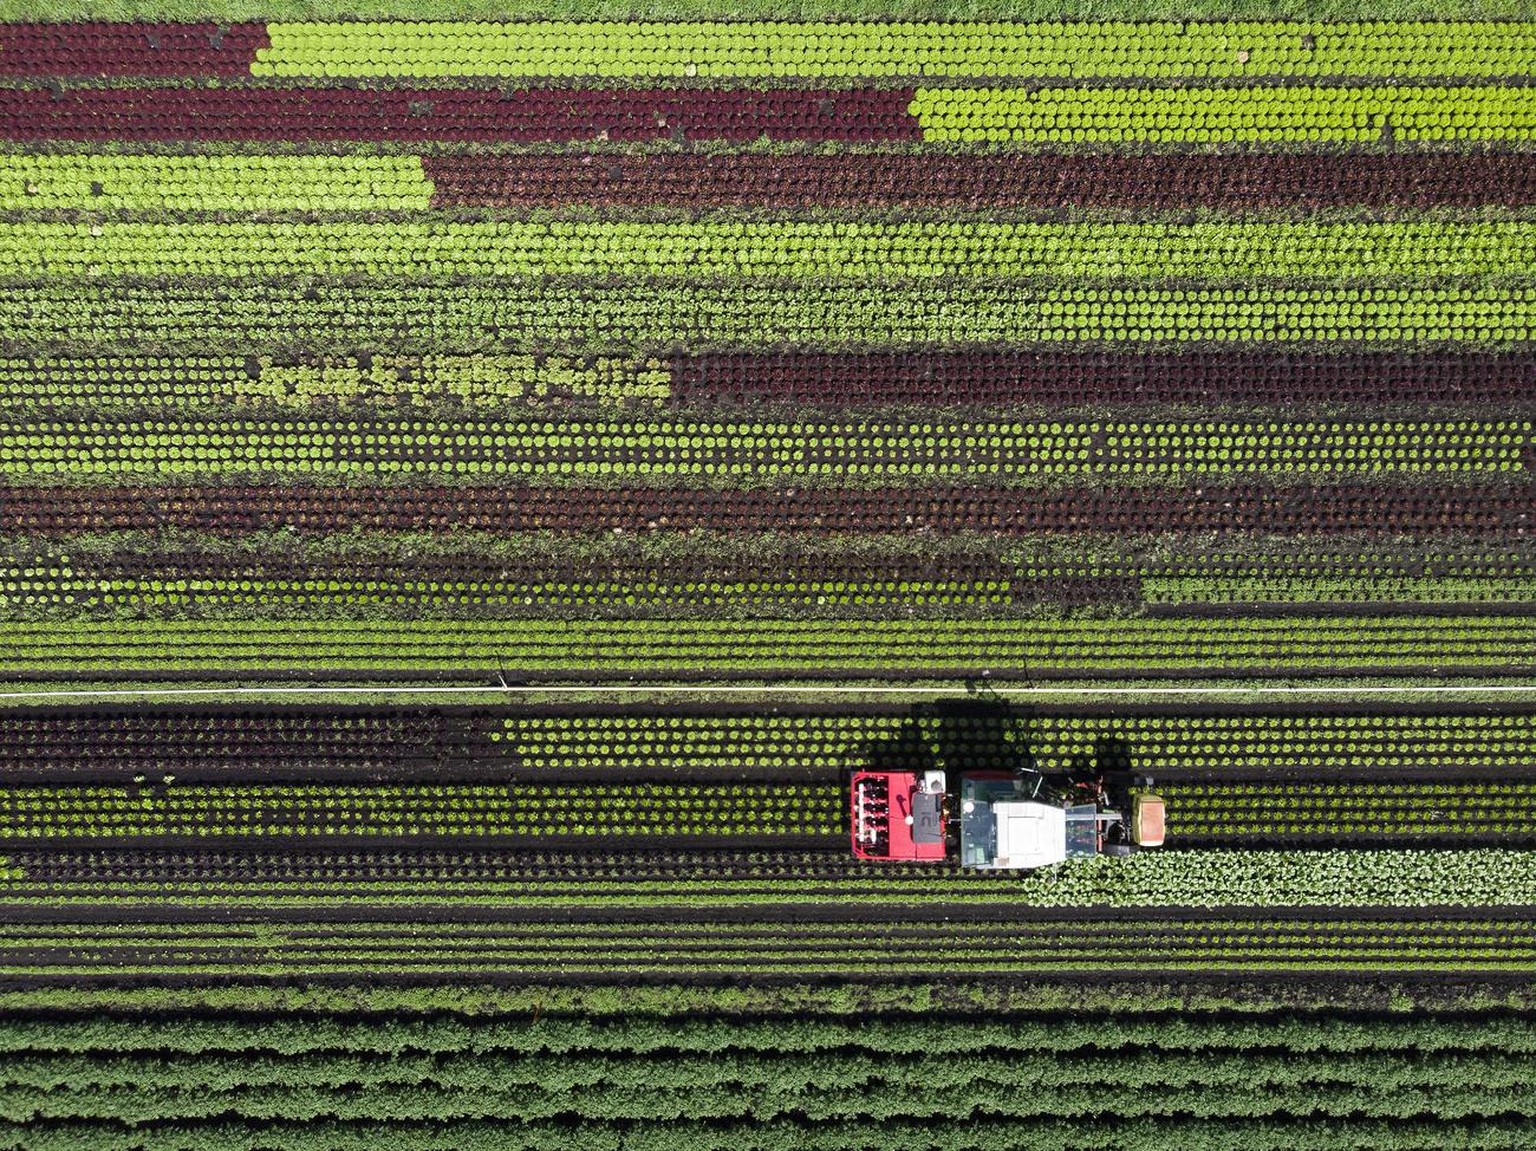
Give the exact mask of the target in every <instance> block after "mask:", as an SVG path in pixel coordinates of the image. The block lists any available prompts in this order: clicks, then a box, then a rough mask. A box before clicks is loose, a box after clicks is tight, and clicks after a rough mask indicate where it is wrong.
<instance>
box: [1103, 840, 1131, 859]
mask: <svg viewBox="0 0 1536 1151" xmlns="http://www.w3.org/2000/svg"><path fill="white" fill-rule="evenodd" d="M1135 850H1136V849H1135V848H1134V847H1132V846H1131V845H1130V844H1129V843H1106V844H1105V845H1104V852H1103V853H1104V854H1105V855H1107V856H1109V857H1110V858H1111V859H1124V858H1125V857H1126V856H1127V855H1130V854H1132V853H1133V852H1134V851H1135Z"/></svg>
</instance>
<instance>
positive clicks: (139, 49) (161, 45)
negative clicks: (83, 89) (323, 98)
mask: <svg viewBox="0 0 1536 1151" xmlns="http://www.w3.org/2000/svg"><path fill="white" fill-rule="evenodd" d="M270 43H271V41H270V40H269V39H268V37H267V30H266V27H265V25H262V24H164V23H156V24H137V23H136V24H127V23H122V24H109V23H106V22H100V21H81V22H78V23H70V24H63V23H58V24H55V23H49V24H0V76H14V77H28V76H31V77H41V76H91V77H97V76H143V77H155V76H240V75H249V74H250V70H251V65H252V64H253V63H254V62H255V60H256V49H257V48H258V47H265V46H267V45H268V44H270Z"/></svg>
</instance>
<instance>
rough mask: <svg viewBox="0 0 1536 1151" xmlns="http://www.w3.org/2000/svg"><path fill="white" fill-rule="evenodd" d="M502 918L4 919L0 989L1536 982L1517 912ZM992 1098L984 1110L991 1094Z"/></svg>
mask: <svg viewBox="0 0 1536 1151" xmlns="http://www.w3.org/2000/svg"><path fill="white" fill-rule="evenodd" d="M503 914H504V915H505V918H500V917H498V919H497V920H491V919H485V920H479V921H475V922H454V921H452V920H447V919H445V920H439V921H430V922H424V921H422V920H421V919H420V918H417V917H413V918H412V919H411V920H410V921H408V923H403V922H400V921H393V920H388V919H376V920H373V921H366V920H365V921H354V920H352V919H350V918H348V919H346V920H344V921H338V922H324V921H318V920H317V921H314V922H306V923H286V924H283V923H280V924H274V923H270V922H266V921H265V920H263V921H259V922H258V921H254V920H253V921H250V922H241V921H240V920H239V919H238V918H237V917H236V916H233V915H228V916H225V917H223V918H222V919H221V921H220V922H217V923H199V922H185V923H154V922H147V923H124V922H117V923H102V922H98V921H96V919H95V917H93V918H92V921H91V922H70V921H68V920H56V921H54V922H49V923H23V922H16V921H14V920H13V921H11V922H9V923H7V924H6V925H5V926H4V927H3V928H0V980H26V981H28V982H31V981H37V980H43V979H56V980H65V981H68V980H74V979H78V978H80V977H87V978H96V979H110V980H132V979H141V978H144V977H146V976H150V977H158V978H164V977H166V976H168V975H172V976H177V977H181V978H186V977H192V976H199V977H202V978H204V979H207V978H210V977H214V978H224V979H228V978H238V979H241V980H245V981H252V980H262V979H272V978H279V979H292V978H295V977H299V978H314V977H317V976H319V977H337V976H350V977H353V978H359V977H360V978H365V979H392V980H393V979H404V980H414V981H422V982H432V981H439V980H444V979H461V980H470V979H473V978H475V977H477V976H478V977H481V978H486V977H490V978H505V979H531V980H537V979H540V978H543V979H550V978H556V979H565V980H570V979H582V980H592V981H621V980H629V979H633V978H634V977H635V976H638V975H650V976H664V977H668V978H673V979H679V980H689V979H694V980H697V979H719V978H722V977H724V978H741V977H744V976H753V975H775V974H798V975H836V976H859V975H865V976H881V977H890V976H892V975H898V976H903V977H908V978H953V977H959V976H967V975H978V976H979V975H988V974H1016V975H1027V974H1033V973H1038V972H1040V971H1061V972H1093V973H1098V972H1102V971H1105V970H1118V971H1140V972H1152V971H1178V970H1200V971H1203V972H1215V973H1222V974H1227V973H1231V974H1237V973H1241V972H1265V971H1274V972H1281V971H1290V972H1297V973H1307V972H1318V973H1321V972H1328V971H1358V972H1382V973H1385V972H1391V971H1401V970H1412V971H1419V972H1450V973H1467V974H1472V973H1491V972H1520V973H1529V972H1531V971H1536V923H1533V922H1532V921H1530V920H1529V919H1528V918H1525V917H1522V916H1520V915H1518V914H1514V913H1511V914H1509V915H1505V916H1503V917H1501V918H1499V919H1496V920H1493V919H1478V918H1461V919H1442V918H1423V917H1413V916H1410V915H1407V914H1400V915H1398V916H1395V917H1393V918H1375V917H1372V918H1368V919H1361V920H1358V921H1346V920H1319V919H1315V918H1290V917H1284V916H1280V915H1269V916H1264V917H1261V918H1257V919H1244V918H1233V917H1229V916H1222V917H1214V916H1208V917H1203V918H1197V917H1186V918H1181V919H1169V918H1166V917H1163V916H1162V915H1158V916H1157V917H1156V918H1155V919H1151V920H1140V919H1138V918H1136V917H1135V916H1133V915H1130V914H1128V913H1127V912H1126V911H1125V910H1116V911H1110V912H1104V913H1099V914H1097V915H1094V916H1093V917H1089V916H1087V915H1083V914H1077V915H1074V916H1073V917H1072V918H1067V919H1050V918H1045V917H1041V918H1037V919H1030V920H1013V921H1006V920H1004V921H988V920H978V919H968V918H966V917H965V916H964V914H963V912H961V913H956V912H955V909H952V908H951V909H946V910H945V912H944V913H943V917H942V918H941V917H939V916H938V915H934V916H932V917H929V916H927V915H926V914H925V913H924V912H923V911H922V910H921V909H914V908H903V909H902V911H901V918H900V921H899V922H890V921H884V920H876V919H871V918H870V917H868V916H865V915H858V917H857V918H852V917H851V915H850V917H849V918H846V919H843V920H842V921H838V920H835V919H828V920H826V921H817V922H803V921H802V922H789V923H781V922H776V921H772V920H766V921H765V920H763V919H754V918H750V917H744V916H741V915H729V916H727V917H726V918H725V920H724V921H723V922H722V921H720V920H718V919H714V918H711V917H708V916H707V915H699V914H695V915H692V916H687V915H683V914H681V913H676V914H669V915H668V916H667V918H665V919H661V920H658V921H656V922H646V923H626V922H605V921H593V920H591V919H583V918H581V917H579V916H575V915H570V916H561V918H560V921H559V922H545V921H540V920H519V919H517V918H515V917H514V916H515V913H514V912H513V910H512V909H507V910H506V912H504V913H503ZM989 1095H990V1097H992V1098H994V1099H995V1098H996V1092H995V1090H989ZM1415 1110H1417V1108H1415Z"/></svg>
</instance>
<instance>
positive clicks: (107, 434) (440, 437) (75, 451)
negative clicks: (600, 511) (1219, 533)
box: [0, 420, 1531, 483]
mask: <svg viewBox="0 0 1536 1151" xmlns="http://www.w3.org/2000/svg"><path fill="white" fill-rule="evenodd" d="M1530 435H1531V425H1530V424H1529V423H1527V422H1525V421H1515V420H1507V421H1478V420H1455V421H1422V422H1421V421H1411V422H1409V421H1351V422H1345V421H1328V422H1308V423H1290V422H1247V423H1237V422H1232V423H1226V422H1217V423H1204V424H1201V423H1195V424H1189V423H1181V422H1169V423H1159V424H1139V423H1135V424H1133V423H1097V422H1095V423H1056V422H1051V423H1043V422H1042V423H994V422H991V421H986V422H982V421H977V422H964V423H962V422H934V423H912V422H907V421H895V420H891V421H883V420H882V421H876V420H861V421H857V422H846V423H820V422H818V423H799V422H796V423H737V422H731V423H692V422H689V423H680V422H674V421H671V420H660V421H659V420H636V421H624V422H609V421H587V420H566V421H562V422H560V423H553V422H548V421H524V420H508V421H496V422H490V421H484V420H474V421H454V422H442V421H431V420H420V421H411V422H403V423H402V422H387V423H386V422H373V421H368V422H362V421H356V420H353V421H348V422H346V423H341V422H339V421H338V422H330V421H327V422H318V421H313V420H294V421H283V422H280V423H278V422H273V423H262V422H254V421H243V420H218V421H214V420H197V421H192V422H185V423H174V424H173V423H170V422H169V421H163V420H155V421H149V422H144V423H128V422H113V423H106V422H94V421H91V422H87V421H81V420H73V421H68V422H65V421H58V422H43V421H39V422H37V423H34V424H11V425H10V426H8V427H7V426H3V425H0V476H3V477H6V478H9V479H11V480H23V481H24V480H32V481H37V480H49V481H53V480H57V479H58V478H60V477H70V478H72V479H75V480H87V481H91V480H94V481H107V482H111V481H114V480H122V479H141V480H147V481H151V482H153V481H164V480H167V479H171V478H174V477H186V478H192V479H201V480H208V479H228V478H238V477H241V476H261V477H280V478H283V479H295V478H300V477H302V478H305V479H320V480H332V481H339V480H348V479H366V478H370V477H374V476H379V475H410V474H419V475H429V476H432V477H434V478H439V477H448V476H458V477H470V478H479V477H497V478H517V477H522V478H524V479H525V481H528V482H540V481H551V480H561V479H570V478H575V479H584V480H597V482H604V480H606V481H607V482H613V481H616V480H617V481H623V480H636V479H641V480H645V479H653V480H669V479H673V478H689V477H692V478H694V479H696V480H697V479H703V480H704V481H705V482H708V481H720V480H732V481H744V480H745V481H762V480H765V479H777V478H785V479H788V478H793V479H807V478H825V479H827V480H829V481H831V482H837V483H844V482H849V481H852V482H855V483H857V482H859V481H861V480H862V481H865V482H869V481H875V482H878V481H881V480H887V479H893V478H905V479H915V480H927V481H933V480H936V479H944V480H953V479H957V478H958V479H972V478H975V479H991V480H993V481H994V482H1002V483H1009V482H1013V483H1028V482H1034V481H1038V480H1039V479H1042V478H1047V477H1056V476H1061V477H1076V476H1082V475H1100V476H1105V477H1124V476H1130V477H1138V478H1139V477H1147V478H1182V477H1184V476H1186V475H1188V474H1190V473H1200V474H1212V475H1218V476H1220V475H1231V474H1274V473H1277V474H1280V475H1284V476H1288V477H1289V476H1294V475H1295V474H1297V473H1300V472H1305V473H1309V474H1314V475H1318V474H1328V475H1335V476H1349V475H1362V474H1365V475H1371V474H1382V473H1405V474H1424V473H1436V474H1456V473H1498V472H1523V471H1525V470H1526V467H1527V459H1528V457H1529V455H1530V452H1531V442H1530Z"/></svg>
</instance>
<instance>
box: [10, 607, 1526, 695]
mask: <svg viewBox="0 0 1536 1151" xmlns="http://www.w3.org/2000/svg"><path fill="white" fill-rule="evenodd" d="M0 645H4V650H6V653H7V654H6V666H7V668H8V669H9V670H10V671H12V672H18V673H23V672H24V673H57V674H65V675H91V676H101V675H103V674H107V673H112V672H116V673H125V672H166V673H168V672H183V671H184V672H201V673H206V674H210V675H212V674H230V673H234V674H245V673H262V672H266V673H287V672H293V673H298V672H309V671H315V672H320V671H325V672H333V673H344V672H350V671H360V672H361V671H381V670H387V671H391V672H398V673H401V674H406V673H411V672H419V673H427V672H434V671H444V672H458V673H463V674H473V675H483V676H486V677H491V678H494V677H495V676H496V675H497V673H498V671H501V670H503V669H522V670H524V671H527V672H529V673H543V674H560V675H564V676H568V677H571V678H576V679H581V678H586V677H590V676H611V675H623V674H627V673H631V672H660V673H672V674H679V673H681V674H687V673H700V674H712V673H737V674H761V675H768V674H776V673H783V674H794V673H804V672H811V673H825V672H829V671H834V670H839V669H847V670H849V671H850V672H853V671H857V672H861V673H863V674H884V673H885V672H887V671H889V670H891V669H903V670H907V671H915V670H919V669H922V670H931V671H932V672H933V673H934V674H937V675H953V674H965V675H974V674H978V673H980V672H981V671H982V670H997V671H999V672H1006V673H1017V672H1022V671H1023V670H1024V669H1026V668H1027V669H1028V670H1029V671H1030V673H1031V674H1049V675H1051V676H1054V677H1061V678H1074V677H1078V676H1091V675H1093V674H1095V673H1096V672H1100V671H1110V670H1114V671H1140V672H1147V673H1156V674H1178V675H1185V676H1187V675H1191V674H1209V673H1211V672H1214V671H1266V670H1273V671H1275V672H1276V674H1306V673H1310V672H1337V671H1353V670H1356V669H1361V668H1371V669H1381V671H1382V672H1383V673H1385V674H1393V675H1411V674H1414V673H1417V672H1424V671H1433V672H1434V673H1435V674H1437V675H1449V674H1457V673H1465V672H1470V671H1473V670H1485V669H1488V668H1498V669H1501V670H1504V671H1507V672H1508V673H1510V674H1514V673H1516V672H1517V671H1521V670H1525V671H1529V670H1530V669H1531V668H1532V667H1533V666H1536V655H1533V654H1532V653H1533V651H1536V619H1533V618H1530V617H1523V616H1521V617H1505V616H1475V617H1462V618H1456V617H1452V618H1446V617H1438V616H1431V617H1423V616H1394V617H1387V618H1369V617H1367V618H1348V617H1330V618H1325V619H1311V620H1286V619H1278V620H1277V619H1231V620H1228V619H1074V620H1027V621H1017V620H980V621H953V620H897V621H881V622H864V621H859V622H852V621H836V622H817V623H798V622H789V621H781V620H752V621H692V620H667V621H658V620H613V621H594V620H571V621H544V620H536V621H527V620H515V621H500V620H498V621H465V622H451V623H450V622H437V621H380V622H355V623H334V622H313V621H309V622H306V621H278V622H266V623H250V622H207V621H195V622H194V621H179V620H177V621H160V622H119V621H102V622H91V623H56V624H33V623H5V624H0Z"/></svg>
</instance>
